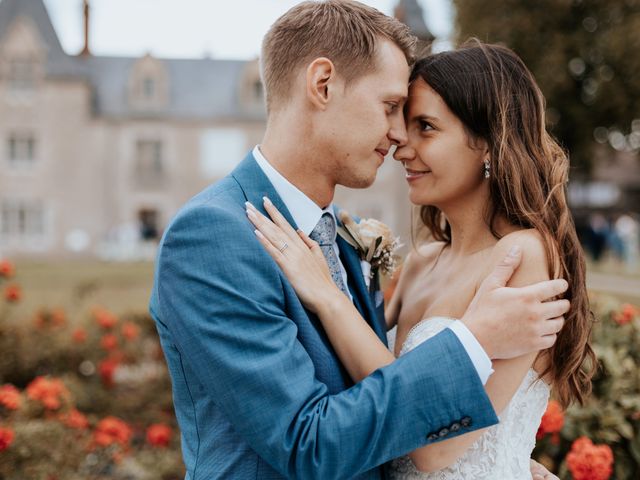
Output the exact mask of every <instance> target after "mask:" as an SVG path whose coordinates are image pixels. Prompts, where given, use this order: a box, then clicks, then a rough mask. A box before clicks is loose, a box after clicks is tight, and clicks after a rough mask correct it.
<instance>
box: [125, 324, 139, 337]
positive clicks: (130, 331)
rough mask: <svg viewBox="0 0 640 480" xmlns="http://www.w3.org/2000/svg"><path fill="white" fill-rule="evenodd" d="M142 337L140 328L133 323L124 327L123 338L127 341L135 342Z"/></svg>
mask: <svg viewBox="0 0 640 480" xmlns="http://www.w3.org/2000/svg"><path fill="white" fill-rule="evenodd" d="M139 335H140V327H138V326H137V325H136V324H135V323H133V322H126V323H125V324H124V325H122V336H123V337H124V338H126V339H127V340H135V339H136V338H138V336H139Z"/></svg>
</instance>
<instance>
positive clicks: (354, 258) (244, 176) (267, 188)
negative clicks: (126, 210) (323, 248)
mask: <svg viewBox="0 0 640 480" xmlns="http://www.w3.org/2000/svg"><path fill="white" fill-rule="evenodd" d="M231 176H232V177H233V178H235V180H236V181H237V182H238V184H239V185H240V188H242V191H243V192H244V195H245V197H246V198H247V200H248V201H249V202H251V203H252V204H253V205H254V206H255V207H256V208H257V209H258V210H259V211H260V212H262V213H263V214H264V215H266V216H267V217H268V216H269V214H268V213H267V212H266V211H265V209H264V206H263V201H262V197H264V196H267V197H269V199H270V200H271V202H273V204H274V205H275V206H276V208H277V209H278V210H279V211H280V213H282V215H283V216H284V217H285V218H286V219H287V221H288V222H289V223H290V224H291V226H292V227H293V228H294V229H297V228H298V226H297V225H296V223H295V222H294V220H293V217H292V216H291V213H290V212H289V210H288V209H287V207H286V206H285V204H284V202H283V201H282V199H281V198H280V195H278V192H276V189H275V188H274V186H273V185H272V183H271V182H270V181H269V179H268V178H267V176H266V175H265V174H264V172H263V171H262V169H261V168H260V166H259V165H258V163H257V162H256V160H255V158H254V157H253V154H252V153H249V154H248V155H247V156H246V157H245V159H244V160H243V161H242V162H241V163H240V165H238V166H237V167H236V168H235V170H234V171H233V172H232V173H231ZM334 213H335V215H336V218H337V221H338V225H340V226H341V225H342V223H341V222H340V219H338V209H337V208H334ZM336 241H337V243H338V247H339V249H340V259H341V261H342V264H343V265H344V268H345V270H346V271H347V278H348V280H349V282H348V283H349V285H348V287H349V290H350V292H351V295H352V296H353V300H354V305H355V306H356V308H357V309H358V311H359V312H360V314H361V315H362V316H363V317H364V318H365V319H366V321H367V322H368V323H369V325H371V327H372V328H373V330H374V331H375V332H376V335H378V337H379V338H380V340H382V342H383V343H384V344H385V345H386V344H387V336H386V333H385V331H384V328H383V326H382V325H380V324H379V322H378V321H377V316H376V312H375V309H374V307H373V303H372V301H371V295H370V293H369V290H368V289H367V286H366V284H365V283H364V278H363V276H362V268H361V267H360V257H359V256H358V252H356V250H355V249H354V248H353V247H352V246H351V245H349V244H348V243H347V242H346V241H345V240H343V239H342V237H340V236H339V235H338V238H337V240H336ZM305 310H306V309H305ZM307 312H308V313H309V315H313V314H312V313H311V312H309V311H308V310H307Z"/></svg>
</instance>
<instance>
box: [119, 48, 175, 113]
mask: <svg viewBox="0 0 640 480" xmlns="http://www.w3.org/2000/svg"><path fill="white" fill-rule="evenodd" d="M168 97H169V78H168V75H167V71H166V69H165V65H164V64H163V63H162V61H160V60H158V59H156V58H153V57H151V56H150V55H147V56H145V57H143V58H141V59H140V60H138V61H137V62H136V63H135V64H134V65H133V68H132V70H131V74H130V77H129V104H130V105H131V107H132V108H133V109H134V110H139V111H143V112H154V111H158V110H161V109H162V108H164V107H165V106H166V105H167V103H168V100H169V98H168Z"/></svg>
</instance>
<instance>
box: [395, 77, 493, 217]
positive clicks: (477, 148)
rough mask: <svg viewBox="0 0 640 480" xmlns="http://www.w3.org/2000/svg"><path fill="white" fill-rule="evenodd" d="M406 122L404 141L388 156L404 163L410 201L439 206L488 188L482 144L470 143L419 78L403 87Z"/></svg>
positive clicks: (465, 134)
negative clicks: (401, 145) (405, 96)
mask: <svg viewBox="0 0 640 480" xmlns="http://www.w3.org/2000/svg"><path fill="white" fill-rule="evenodd" d="M406 122H407V134H408V143H407V145H406V146H403V147H401V148H398V150H397V151H396V153H395V154H394V158H395V159H396V160H397V161H399V162H402V164H403V165H404V167H405V170H406V179H407V182H408V183H409V198H410V200H411V202H412V203H414V204H415V205H434V206H437V207H439V208H440V209H443V207H445V206H446V205H449V204H451V203H452V202H454V203H456V204H457V203H460V202H461V201H465V200H473V199H477V198H478V197H477V195H478V194H479V193H481V192H482V191H483V189H484V190H485V191H486V192H488V181H487V180H486V179H485V178H484V163H483V162H484V160H485V159H487V160H488V159H489V153H488V149H487V144H486V142H484V141H477V142H473V144H472V142H471V141H470V138H469V136H468V135H467V132H466V131H465V129H464V126H463V124H462V122H461V121H460V120H459V119H458V117H456V116H455V115H454V114H453V113H452V112H451V110H449V107H447V105H446V104H445V103H444V100H442V98H441V97H440V95H438V94H437V93H436V92H435V91H434V90H433V89H432V88H431V87H430V86H429V85H428V84H427V83H426V82H425V81H424V80H423V79H422V78H418V79H416V80H415V81H414V82H413V83H412V84H411V86H410V87H409V100H408V106H407V114H406ZM486 192H485V193H486Z"/></svg>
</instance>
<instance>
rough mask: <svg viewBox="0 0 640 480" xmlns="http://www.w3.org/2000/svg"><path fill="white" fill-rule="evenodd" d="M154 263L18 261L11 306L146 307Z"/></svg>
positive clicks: (17, 312)
mask: <svg viewBox="0 0 640 480" xmlns="http://www.w3.org/2000/svg"><path fill="white" fill-rule="evenodd" d="M153 269H154V264H153V262H135V263H114V262H101V261H96V260H83V261H49V262H36V261H28V260H23V261H19V262H17V263H16V272H17V275H16V277H15V278H14V279H12V282H15V283H18V284H19V285H20V286H21V287H22V290H23V299H22V300H21V302H20V303H19V304H18V305H16V306H15V307H14V308H13V309H12V310H13V314H12V318H14V319H18V320H20V319H22V318H28V317H31V316H32V315H33V314H34V313H35V312H36V311H37V310H38V309H41V308H57V307H61V308H64V309H65V310H66V311H67V312H68V313H69V314H70V315H71V316H73V315H75V314H77V313H82V312H85V311H87V310H88V309H90V308H92V307H94V306H103V307H105V308H108V309H109V310H111V311H113V312H114V313H116V314H121V313H125V312H131V311H133V312H146V311H147V306H148V302H149V295H150V292H151V288H152V285H153ZM588 270H589V271H593V272H598V273H606V274H615V275H616V276H619V278H620V279H621V280H622V281H625V282H629V281H633V282H635V281H639V280H640V272H638V273H635V272H627V271H625V270H624V269H623V268H621V266H620V264H618V263H616V262H614V261H612V260H611V259H609V260H607V259H605V261H603V262H601V263H599V264H594V263H592V262H590V263H589V265H588ZM594 291H597V289H594ZM607 293H609V294H614V296H615V297H617V298H619V299H620V300H621V301H623V302H631V303H636V304H637V303H639V302H640V290H639V291H638V295H629V294H622V292H611V291H609V292H607Z"/></svg>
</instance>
